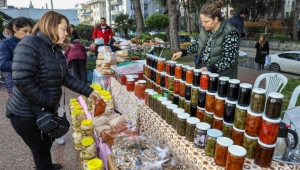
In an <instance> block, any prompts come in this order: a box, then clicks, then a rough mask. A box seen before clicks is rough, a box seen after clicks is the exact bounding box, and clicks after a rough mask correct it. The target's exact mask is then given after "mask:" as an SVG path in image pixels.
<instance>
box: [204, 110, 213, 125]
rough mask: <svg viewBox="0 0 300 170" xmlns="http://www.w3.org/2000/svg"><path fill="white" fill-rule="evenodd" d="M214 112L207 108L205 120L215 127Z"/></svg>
mask: <svg viewBox="0 0 300 170" xmlns="http://www.w3.org/2000/svg"><path fill="white" fill-rule="evenodd" d="M213 120H214V113H213V112H209V111H207V110H205V114H204V122H206V123H208V124H209V125H210V126H211V127H213Z"/></svg>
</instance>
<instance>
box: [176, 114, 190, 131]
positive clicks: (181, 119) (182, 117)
mask: <svg viewBox="0 0 300 170" xmlns="http://www.w3.org/2000/svg"><path fill="white" fill-rule="evenodd" d="M189 117H190V115H189V114H186V113H179V114H178V115H177V127H176V130H177V134H178V135H180V136H185V132H186V119H187V118H189Z"/></svg>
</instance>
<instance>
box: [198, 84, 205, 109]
mask: <svg viewBox="0 0 300 170" xmlns="http://www.w3.org/2000/svg"><path fill="white" fill-rule="evenodd" d="M205 98H206V90H201V89H200V88H199V94H198V106H199V107H205Z"/></svg>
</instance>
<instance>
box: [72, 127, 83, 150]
mask: <svg viewBox="0 0 300 170" xmlns="http://www.w3.org/2000/svg"><path fill="white" fill-rule="evenodd" d="M72 137H73V141H74V147H75V149H76V150H78V151H80V150H81V148H82V145H81V140H82V135H81V131H80V130H74V132H73V134H72Z"/></svg>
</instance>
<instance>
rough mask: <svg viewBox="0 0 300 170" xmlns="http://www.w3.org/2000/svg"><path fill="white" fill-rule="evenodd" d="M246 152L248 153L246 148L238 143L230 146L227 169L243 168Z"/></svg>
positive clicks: (240, 169)
mask: <svg viewBox="0 0 300 170" xmlns="http://www.w3.org/2000/svg"><path fill="white" fill-rule="evenodd" d="M246 154H247V151H246V149H245V148H243V147H241V146H238V145H231V146H229V147H228V154H227V158H226V165H225V169H228V170H231V169H232V170H242V169H243V165H244V161H245V155H246Z"/></svg>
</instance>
